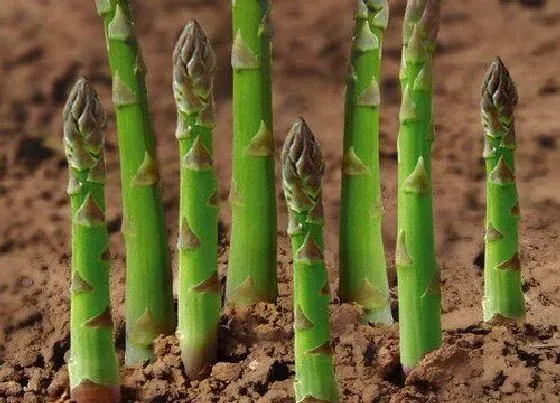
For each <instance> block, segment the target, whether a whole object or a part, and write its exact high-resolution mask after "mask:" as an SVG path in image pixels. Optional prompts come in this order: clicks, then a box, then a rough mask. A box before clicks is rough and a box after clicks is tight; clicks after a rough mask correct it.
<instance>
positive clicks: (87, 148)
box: [63, 79, 120, 403]
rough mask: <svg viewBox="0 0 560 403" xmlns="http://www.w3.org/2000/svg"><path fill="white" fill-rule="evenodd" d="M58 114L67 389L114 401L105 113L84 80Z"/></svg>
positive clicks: (76, 395)
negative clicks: (66, 201) (66, 241)
mask: <svg viewBox="0 0 560 403" xmlns="http://www.w3.org/2000/svg"><path fill="white" fill-rule="evenodd" d="M63 118H64V149H65V152H66V157H67V159H68V165H69V170H70V181H69V185H68V195H69V198H70V208H71V218H72V286H71V309H70V336H71V348H70V363H69V371H70V389H71V394H72V399H74V400H75V401H77V402H78V403H84V402H107V403H110V402H119V401H120V386H119V384H120V382H119V369H118V361H117V355H116V353H115V346H114V343H113V322H112V320H111V308H110V298H109V266H110V264H109V244H108V236H107V227H106V225H105V185H104V183H105V137H104V135H103V129H104V127H105V111H104V110H103V107H102V105H101V102H100V101H99V99H98V98H97V93H96V92H95V90H94V89H93V88H92V87H91V86H90V84H89V82H88V81H87V80H86V79H80V80H78V82H77V83H76V84H75V86H74V88H73V89H72V92H71V93H70V96H69V98H68V101H67V103H66V106H65V108H64V113H63Z"/></svg>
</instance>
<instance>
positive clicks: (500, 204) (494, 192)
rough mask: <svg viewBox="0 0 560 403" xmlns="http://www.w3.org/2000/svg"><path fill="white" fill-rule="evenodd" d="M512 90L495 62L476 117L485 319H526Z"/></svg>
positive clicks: (488, 73) (499, 62)
mask: <svg viewBox="0 0 560 403" xmlns="http://www.w3.org/2000/svg"><path fill="white" fill-rule="evenodd" d="M516 107H517V90H516V88H515V84H514V82H513V80H512V79H511V77H510V75H509V72H508V70H507V69H506V67H505V66H504V64H503V63H502V61H501V60H500V59H499V58H497V59H496V60H494V62H493V63H492V64H491V65H490V69H489V70H488V72H487V73H486V76H485V77H484V83H483V85H482V103H481V111H482V113H481V115H482V124H483V128H484V153H483V156H484V159H485V160H486V173H487V181H486V202H487V211H486V236H485V254H484V302H483V308H484V309H483V310H484V320H485V321H486V322H491V321H499V320H501V319H506V320H514V321H516V320H520V319H523V318H524V316H525V302H524V298H523V291H522V289H521V267H520V263H519V240H518V237H519V200H518V198H517V186H516V183H515V148H516V139H515V108H516Z"/></svg>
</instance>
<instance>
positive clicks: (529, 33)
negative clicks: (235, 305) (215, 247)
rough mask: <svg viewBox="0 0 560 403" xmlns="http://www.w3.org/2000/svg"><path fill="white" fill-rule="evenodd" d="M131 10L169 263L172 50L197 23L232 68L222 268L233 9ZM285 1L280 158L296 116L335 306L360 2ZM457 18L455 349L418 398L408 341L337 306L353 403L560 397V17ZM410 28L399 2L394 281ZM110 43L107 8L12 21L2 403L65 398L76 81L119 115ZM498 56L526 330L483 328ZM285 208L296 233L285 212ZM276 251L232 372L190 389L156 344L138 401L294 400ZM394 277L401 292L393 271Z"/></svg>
mask: <svg viewBox="0 0 560 403" xmlns="http://www.w3.org/2000/svg"><path fill="white" fill-rule="evenodd" d="M134 3H135V7H134V10H135V14H136V16H137V21H138V31H139V34H140V36H141V42H142V47H143V50H144V54H145V58H146V61H147V64H148V69H149V71H150V74H149V76H148V77H149V78H148V80H149V82H148V85H149V88H150V92H151V95H152V110H153V114H154V119H155V124H156V127H157V133H158V141H159V143H158V151H159V158H160V163H161V168H162V176H163V181H164V193H165V208H166V212H167V219H168V229H169V235H170V240H169V244H170V250H172V248H171V245H172V244H173V243H174V242H173V241H174V238H175V235H176V225H175V223H176V222H177V209H178V164H177V159H178V158H177V148H176V141H175V138H174V137H173V129H174V124H175V111H174V105H173V97H172V94H171V89H170V77H171V75H170V69H171V63H170V55H171V51H172V46H173V43H174V40H175V39H176V38H177V36H178V33H179V32H180V30H181V27H182V25H183V24H184V23H185V22H186V20H187V19H189V18H191V17H196V18H197V19H198V20H199V21H200V22H201V23H202V24H203V26H204V27H205V29H206V30H207V32H208V33H209V36H210V37H211V39H212V40H213V43H214V46H215V49H216V51H217V53H218V57H219V60H220V66H219V67H220V72H219V74H218V77H217V85H216V87H217V103H218V110H217V111H218V118H219V122H220V123H219V126H218V128H217V130H216V153H217V158H216V163H217V170H218V173H219V180H220V189H221V192H220V196H221V205H222V222H223V231H222V232H223V237H222V238H223V248H222V250H221V256H222V257H221V264H222V268H224V269H225V266H226V263H227V253H226V252H227V239H226V235H227V227H228V223H229V210H228V205H227V202H226V195H227V192H228V182H229V181H228V178H229V173H230V171H229V162H230V158H229V149H230V143H231V137H230V133H231V113H230V107H231V102H230V84H231V76H230V72H229V70H228V64H229V61H228V58H229V53H228V52H229V43H230V39H231V35H230V22H229V18H230V15H229V12H228V9H229V2H228V1H226V0H216V1H210V0H206V1H202V0H198V1H195V0H182V1H180V0H166V1H144V2H139V1H136V2H134ZM274 3H276V4H275V8H274V16H273V20H274V22H275V32H276V36H275V55H274V57H275V64H274V73H275V112H276V141H277V144H278V145H280V143H281V141H282V138H283V136H284V133H285V132H286V130H287V128H288V127H289V124H290V122H291V121H292V120H293V119H294V117H296V116H297V115H300V114H301V115H304V116H305V117H306V119H307V120H308V122H309V123H310V124H311V126H312V128H313V130H314V132H315V134H316V136H317V137H318V139H319V140H320V142H321V143H322V146H323V148H324V151H325V155H326V159H327V164H328V169H327V171H326V175H325V181H324V183H325V192H324V194H325V197H326V203H325V204H326V206H325V207H326V212H327V216H328V219H329V220H328V225H327V228H326V238H327V260H328V264H329V269H330V276H331V283H332V286H333V287H332V289H333V290H334V292H336V283H337V267H336V262H337V256H336V249H337V248H336V245H337V242H336V228H337V222H338V217H337V210H338V206H339V181H340V161H341V156H340V154H341V153H340V148H341V127H342V94H343V77H344V71H345V65H346V55H347V53H348V47H349V41H348V39H349V37H350V31H351V26H352V19H351V15H352V9H353V4H354V3H355V1H354V0H344V1H331V2H326V3H329V4H325V2H323V3H321V4H319V3H317V2H312V1H287V0H282V1H276V2H274ZM445 3H446V4H445V5H444V16H443V24H442V29H441V34H440V40H439V54H438V64H437V69H436V70H437V75H438V76H437V77H438V78H437V81H436V115H437V122H436V126H437V140H436V143H435V147H434V163H433V171H434V193H435V217H436V233H437V240H436V242H437V254H438V260H439V264H440V265H441V268H442V276H443V278H442V281H443V323H444V329H445V335H444V339H445V341H444V345H443V347H442V348H441V349H440V350H439V351H436V352H434V353H432V354H429V355H428V356H427V357H426V358H425V359H424V360H423V361H422V362H421V363H420V365H419V366H418V368H417V369H416V370H414V371H413V372H412V373H411V374H410V376H409V377H408V379H406V380H405V379H404V378H403V377H402V375H401V373H400V370H399V367H398V358H399V357H398V326H397V325H395V326H392V327H384V328H380V327H369V326H363V325H360V324H359V321H358V316H359V312H357V309H356V308H355V307H353V306H349V305H339V304H337V303H336V302H337V300H336V298H335V297H334V295H333V304H332V322H333V340H334V343H335V353H336V354H335V358H336V368H337V374H338V375H337V376H338V380H339V385H340V391H341V395H342V397H343V401H345V402H463V401H477V402H492V401H512V402H529V401H531V402H537V401H538V402H541V401H542V402H545V401H546V402H555V401H558V399H560V397H559V396H560V333H559V330H558V329H559V326H560V292H559V291H560V278H559V277H558V275H557V269H558V265H559V264H560V252H559V251H558V248H557V245H558V235H559V231H560V226H559V223H560V187H559V186H558V183H559V181H560V173H559V172H560V171H559V170H558V161H559V159H560V151H559V148H558V146H559V145H558V141H559V140H558V138H559V135H560V130H559V129H558V118H557V116H558V110H560V81H559V79H558V64H559V62H560V3H559V2H557V1H548V2H546V1H545V0H541V1H537V0H531V1H529V0H519V1H514V0H509V1H506V0H502V1H498V0H477V1H475V0H465V1H448V2H445ZM403 11H404V0H395V1H392V12H393V19H392V24H391V27H390V30H389V33H388V35H387V41H386V45H385V47H384V57H385V58H384V60H385V64H384V78H383V80H382V90H383V98H384V109H383V119H382V120H383V122H382V123H383V131H382V133H381V153H382V154H381V158H382V166H383V183H384V199H385V200H384V201H385V212H386V215H385V221H384V235H385V240H386V247H387V250H388V257H389V264H390V266H392V261H393V255H394V244H395V180H396V164H397V161H396V144H395V141H396V123H397V118H396V117H397V108H398V103H399V92H398V81H397V79H396V77H397V76H396V72H397V68H398V63H399V59H400V26H401V16H402V14H403ZM102 34H103V33H102V29H101V26H100V22H99V20H98V17H97V16H96V15H95V12H94V6H93V2H86V1H83V2H81V1H80V2H78V1H68V2H65V1H50V0H43V1H37V0H2V5H1V6H0V77H1V78H0V211H1V218H0V268H1V273H2V276H1V277H0V322H1V323H0V324H1V326H0V364H1V366H0V402H29V403H31V402H42V401H46V400H47V399H48V398H50V399H51V400H54V401H67V400H68V399H69V398H68V375H67V369H66V358H67V351H68V346H69V336H68V292H67V289H68V264H69V256H68V243H69V242H68V241H69V238H68V228H69V222H68V217H67V216H68V203H67V200H66V194H65V187H66V175H67V169H66V165H65V163H64V158H63V156H62V154H61V147H60V143H61V141H60V131H61V122H60V114H61V113H60V109H61V106H62V105H63V102H64V100H65V97H66V95H67V93H68V90H69V88H70V86H71V85H72V84H73V82H74V80H75V79H76V78H77V77H78V76H80V75H88V76H89V77H90V78H91V80H92V81H93V82H94V84H95V85H96V86H97V87H98V89H99V92H100V94H101V96H102V99H103V100H104V101H105V104H106V105H109V104H110V94H109V92H110V78H109V75H108V72H107V67H106V60H105V45H104V41H103V38H102ZM496 54H500V55H501V56H502V58H503V59H504V60H505V61H506V63H507V64H508V65H509V67H510V69H511V72H512V75H513V77H514V78H516V79H517V81H518V85H519V92H520V96H521V102H520V107H519V118H518V129H519V130H518V139H519V147H518V179H519V193H520V198H521V207H522V213H523V222H522V228H521V230H522V232H521V239H522V240H521V260H522V264H523V276H524V279H525V280H524V290H525V291H526V301H527V306H528V315H527V324H526V325H524V326H520V327H518V328H507V327H503V326H496V327H494V328H492V329H491V328H489V327H484V326H481V325H480V317H481V309H480V302H481V290H482V277H481V275H482V269H481V267H482V265H483V255H482V226H483V217H484V170H483V164H482V160H481V157H480V154H481V148H482V145H481V140H482V136H481V129H480V123H479V117H478V102H479V100H478V99H479V83H480V81H481V77H482V75H483V72H484V70H485V67H486V65H487V63H488V62H489V61H490V60H491V59H492V58H493V57H494V56H495V55H496ZM111 117H113V115H111ZM108 135H109V154H108V167H109V178H108V203H109V212H108V222H109V228H110V232H111V248H112V256H113V258H114V259H113V260H114V272H113V273H114V274H113V278H112V286H113V290H114V293H113V307H114V316H115V318H116V324H117V326H116V342H117V346H118V350H119V353H120V354H121V355H122V352H123V347H124V345H123V344H124V336H123V332H124V323H123V300H124V295H123V288H124V287H123V286H124V261H123V247H122V239H121V236H120V234H119V227H120V222H121V213H120V200H119V199H120V192H119V183H118V161H117V152H116V144H115V133H114V125H113V124H110V126H109V130H108ZM280 196H281V195H280V193H279V200H280V223H281V225H282V227H283V226H284V225H285V221H286V214H285V204H284V202H283V201H282V200H281V197H280ZM282 227H280V228H282ZM281 235H282V236H281V239H280V253H279V276H280V286H279V287H280V298H279V300H278V304H277V305H266V304H259V305H257V306H256V307H254V309H252V310H244V311H233V310H231V309H226V310H225V312H224V314H223V317H222V322H221V332H220V337H221V343H220V345H221V350H220V355H219V359H220V362H219V363H218V364H216V365H215V366H214V367H213V369H212V375H211V376H210V377H209V378H208V379H206V380H203V381H200V382H199V381H196V382H190V381H188V380H186V379H185V378H184V376H183V374H182V371H181V365H180V359H179V355H178V350H177V343H176V340H175V338H174V337H172V336H169V337H162V338H161V339H159V340H158V342H157V344H156V350H157V354H158V360H157V362H155V363H153V364H150V365H145V366H139V367H136V368H133V369H130V370H128V371H126V373H124V372H123V391H124V396H125V397H126V401H130V402H133V401H146V402H166V401H167V402H262V403H264V402H275V403H280V402H291V401H293V393H292V378H293V375H294V372H293V371H294V363H293V350H292V343H291V342H292V337H293V332H292V327H291V321H292V319H291V295H290V294H291V285H290V282H291V261H290V257H289V256H290V251H289V249H288V244H287V242H286V239H285V234H283V233H281ZM171 253H173V252H171ZM390 273H391V284H392V286H393V287H394V286H395V282H396V280H395V275H394V270H393V267H391V271H390ZM222 274H223V273H222ZM396 314H397V312H396V309H395V315H396Z"/></svg>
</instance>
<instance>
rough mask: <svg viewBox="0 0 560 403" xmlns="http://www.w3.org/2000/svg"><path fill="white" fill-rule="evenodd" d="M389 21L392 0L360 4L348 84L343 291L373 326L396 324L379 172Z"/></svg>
mask: <svg viewBox="0 0 560 403" xmlns="http://www.w3.org/2000/svg"><path fill="white" fill-rule="evenodd" d="M388 17H389V5H388V3H387V0H369V1H367V3H366V1H365V0H358V6H357V10H356V26H355V29H354V34H353V39H352V53H351V60H350V65H349V74H348V83H347V86H346V104H345V122H344V123H345V124H344V162H343V166H342V194H341V205H340V237H339V249H340V285H339V293H340V298H341V300H342V301H344V302H354V303H357V304H359V305H360V306H362V308H363V310H364V314H363V320H364V321H365V322H370V323H391V322H392V317H391V309H390V306H389V295H388V292H389V285H388V281H387V267H386V262H385V252H384V250H383V239H382V237H381V216H382V205H381V184H380V172H379V171H380V167H379V105H380V93H379V79H380V77H379V75H380V65H381V44H382V39H383V32H384V31H385V29H386V28H387V22H388Z"/></svg>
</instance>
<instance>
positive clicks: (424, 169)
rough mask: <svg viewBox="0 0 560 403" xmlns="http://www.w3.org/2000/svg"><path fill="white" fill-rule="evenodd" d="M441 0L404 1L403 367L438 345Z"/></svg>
mask: <svg viewBox="0 0 560 403" xmlns="http://www.w3.org/2000/svg"><path fill="white" fill-rule="evenodd" d="M440 10H441V0H409V1H408V4H407V8H406V15H405V21H404V48H403V52H402V63H401V72H400V80H401V88H402V100H401V109H400V114H399V120H400V130H399V137H398V152H399V166H398V235H397V246H396V266H397V278H398V295H399V329H400V353H401V363H402V365H403V367H404V369H405V371H408V370H410V369H412V368H414V366H415V365H416V364H417V362H418V361H419V360H420V359H421V358H422V357H423V356H424V355H425V354H426V353H427V352H430V351H432V350H435V349H437V348H438V347H439V346H440V345H441V318H440V313H441V291H440V271H439V269H438V267H437V265H436V259H435V252H434V224H433V206H432V179H431V178H432V176H431V171H432V170H431V166H432V164H431V150H432V143H433V140H434V124H433V101H432V79H433V74H432V66H433V54H434V49H435V43H436V37H437V32H438V27H439V19H440Z"/></svg>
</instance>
